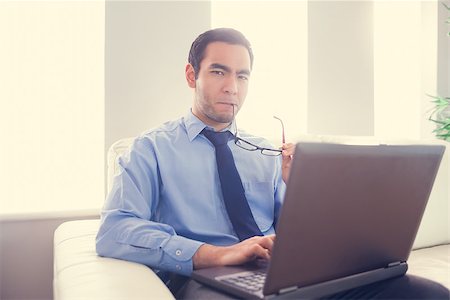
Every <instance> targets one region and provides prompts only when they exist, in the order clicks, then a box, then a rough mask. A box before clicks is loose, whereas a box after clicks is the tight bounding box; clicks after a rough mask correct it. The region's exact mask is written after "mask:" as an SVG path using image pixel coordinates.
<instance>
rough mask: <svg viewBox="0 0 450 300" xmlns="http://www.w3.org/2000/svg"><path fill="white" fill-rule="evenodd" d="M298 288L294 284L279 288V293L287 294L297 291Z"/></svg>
mask: <svg viewBox="0 0 450 300" xmlns="http://www.w3.org/2000/svg"><path fill="white" fill-rule="evenodd" d="M296 289H297V286H296V285H294V286H291V287H287V288H284V289H281V290H279V291H278V294H279V295H282V294H286V293H289V292H292V291H295V290H296Z"/></svg>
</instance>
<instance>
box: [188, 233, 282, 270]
mask: <svg viewBox="0 0 450 300" xmlns="http://www.w3.org/2000/svg"><path fill="white" fill-rule="evenodd" d="M274 241H275V235H274V234H272V235H267V236H254V237H251V238H249V239H246V240H244V241H242V242H240V243H237V244H234V245H231V246H225V247H221V246H213V245H209V244H203V245H202V246H200V248H198V250H197V252H196V253H195V254H194V257H193V258H192V259H193V263H194V269H202V268H209V267H218V266H230V265H241V264H244V263H246V262H250V261H253V260H255V259H258V258H261V259H266V260H269V259H270V255H271V253H272V248H273V243H274Z"/></svg>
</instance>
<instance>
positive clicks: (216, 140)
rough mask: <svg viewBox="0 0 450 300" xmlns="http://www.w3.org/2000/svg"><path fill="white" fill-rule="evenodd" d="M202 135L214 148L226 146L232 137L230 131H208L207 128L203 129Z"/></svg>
mask: <svg viewBox="0 0 450 300" xmlns="http://www.w3.org/2000/svg"><path fill="white" fill-rule="evenodd" d="M202 133H203V135H204V136H205V137H206V138H207V139H208V140H209V141H210V142H211V143H212V144H213V145H214V147H218V146H221V145H226V144H227V143H228V141H229V140H230V137H231V136H232V134H231V132H229V131H221V132H216V131H212V130H207V129H206V128H205V129H203V131H202Z"/></svg>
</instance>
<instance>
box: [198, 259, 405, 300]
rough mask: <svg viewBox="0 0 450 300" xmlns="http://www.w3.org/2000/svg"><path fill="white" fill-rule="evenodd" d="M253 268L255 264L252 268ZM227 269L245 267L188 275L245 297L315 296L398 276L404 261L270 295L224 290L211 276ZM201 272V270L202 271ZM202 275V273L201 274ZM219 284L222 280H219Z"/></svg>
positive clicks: (228, 288)
mask: <svg viewBox="0 0 450 300" xmlns="http://www.w3.org/2000/svg"><path fill="white" fill-rule="evenodd" d="M255 269H256V268H255ZM230 270H235V272H236V273H238V272H242V271H248V270H249V269H248V268H246V269H244V268H242V267H220V268H208V269H201V270H196V271H195V272H194V273H193V274H192V275H193V276H192V278H193V279H194V280H196V281H198V282H199V283H204V284H206V285H208V286H211V287H213V288H215V289H217V290H219V291H222V292H226V293H228V294H231V295H234V296H237V297H241V298H245V299H317V298H320V297H323V296H327V295H333V294H337V293H339V292H343V291H347V290H351V289H354V288H357V287H360V286H363V285H368V284H371V283H375V282H379V281H382V280H386V279H390V278H393V277H398V276H402V275H404V274H405V273H406V271H407V270H408V264H407V263H406V262H404V263H400V264H397V265H394V266H391V267H387V268H380V269H375V270H372V271H368V272H363V273H359V274H355V275H351V276H347V277H343V278H338V279H335V280H330V281H326V282H322V283H318V284H315V285H310V286H306V287H301V288H292V289H285V290H284V291H281V293H277V294H272V295H263V293H262V292H260V293H255V294H252V295H249V293H248V292H247V291H244V290H241V289H239V288H237V287H235V286H231V285H230V286H228V287H227V289H226V291H225V290H224V289H223V287H224V286H223V285H220V284H219V285H218V284H217V283H218V281H215V280H212V279H213V278H215V277H220V276H223V275H224V274H230ZM202 273H205V274H202ZM203 275H206V276H203ZM222 284H223V283H222Z"/></svg>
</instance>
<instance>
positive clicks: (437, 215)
mask: <svg viewBox="0 0 450 300" xmlns="http://www.w3.org/2000/svg"><path fill="white" fill-rule="evenodd" d="M133 140H134V138H124V139H121V140H118V141H117V142H115V143H114V144H113V145H112V146H111V147H110V148H109V151H108V178H107V179H108V181H107V187H108V191H109V190H110V189H111V187H112V182H113V178H114V175H115V174H116V173H117V171H118V166H117V159H118V157H119V156H120V155H122V154H123V153H124V152H126V151H127V150H128V148H129V146H130V145H131V143H132V142H133ZM295 141H296V142H298V141H303V142H322V143H336V144H350V145H377V144H387V145H408V144H439V145H444V146H446V151H445V153H444V157H443V159H442V162H441V165H440V167H439V171H438V174H437V176H436V180H435V183H434V186H433V189H432V191H431V195H430V198H429V201H428V205H427V208H426V210H425V214H424V216H423V219H422V223H421V224H420V228H419V232H418V234H417V237H416V240H415V242H414V246H413V248H414V249H418V248H425V247H431V246H435V245H440V244H448V243H450V222H449V214H450V213H449V203H450V191H449V182H450V159H449V156H450V154H449V151H450V143H448V142H445V141H441V140H404V139H380V138H375V137H371V136H370V137H359V136H358V137H355V136H326V135H303V136H298V137H297V138H296V139H295Z"/></svg>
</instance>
